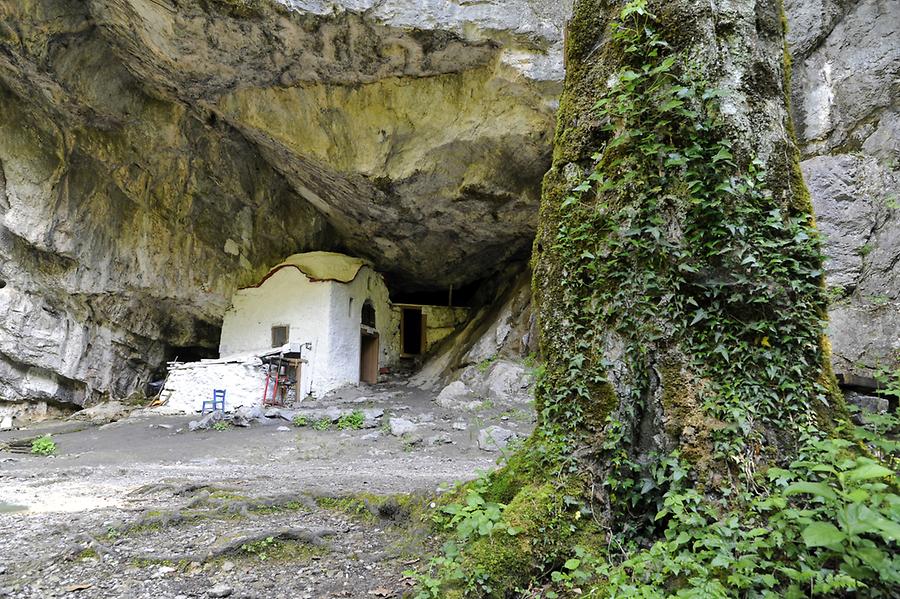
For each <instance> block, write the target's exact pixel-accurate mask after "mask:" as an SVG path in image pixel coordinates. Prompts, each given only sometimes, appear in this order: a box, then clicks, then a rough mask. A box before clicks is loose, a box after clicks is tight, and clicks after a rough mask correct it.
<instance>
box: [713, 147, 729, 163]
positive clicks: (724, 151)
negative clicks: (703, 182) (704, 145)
mask: <svg viewBox="0 0 900 599" xmlns="http://www.w3.org/2000/svg"><path fill="white" fill-rule="evenodd" d="M731 158H733V156H732V155H731V152H729V151H728V148H719V151H718V152H716V155H715V156H713V157H712V161H713V163H714V164H715V163H716V162H719V161H720V160H730V159H731Z"/></svg>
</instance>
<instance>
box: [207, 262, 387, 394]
mask: <svg viewBox="0 0 900 599" xmlns="http://www.w3.org/2000/svg"><path fill="white" fill-rule="evenodd" d="M351 298H352V299H353V304H352V306H351V305H350V299H351ZM367 299H368V300H371V301H372V304H373V305H374V307H375V318H376V329H377V331H378V333H379V340H380V351H379V367H381V366H386V365H388V364H389V363H392V361H394V360H395V359H396V354H395V352H394V351H393V350H392V348H393V347H394V345H396V344H395V343H394V342H392V339H391V337H392V335H393V336H396V335H398V334H399V332H395V331H393V330H392V329H391V327H390V325H391V322H390V320H391V319H390V303H389V300H388V291H387V287H386V286H385V284H384V280H383V279H382V277H381V275H379V274H378V273H376V272H375V271H373V270H372V269H371V268H369V267H368V266H363V267H362V268H360V269H359V271H358V273H357V275H356V277H355V278H354V279H353V280H352V281H350V282H349V283H339V282H336V281H312V280H310V279H309V278H307V276H306V275H304V274H303V273H302V272H301V271H300V270H298V269H297V268H294V267H285V268H281V269H279V270H277V271H275V272H274V273H273V274H272V275H271V276H269V278H268V279H266V280H265V281H263V283H262V284H261V285H260V286H259V287H251V288H247V289H242V290H240V291H238V292H237V293H235V295H234V297H233V299H232V306H231V308H229V310H228V311H227V312H226V314H225V319H224V322H223V324H222V337H221V342H220V345H219V353H220V355H221V356H223V357H226V356H229V355H233V354H237V353H247V352H258V353H261V352H262V351H263V350H265V349H267V348H269V347H270V345H271V328H272V326H276V325H287V326H289V327H290V330H289V332H288V340H289V342H291V343H301V344H305V343H309V344H310V346H311V349H304V350H303V357H304V359H306V360H307V363H306V364H304V365H303V367H302V370H301V380H300V386H299V393H298V395H299V396H300V397H303V396H305V395H307V394H309V393H312V394H313V395H315V396H317V397H321V396H322V395H324V394H325V393H327V392H328V391H331V390H332V389H336V388H338V387H342V386H345V385H350V384H355V383H358V382H359V352H360V321H361V314H362V305H363V303H364V302H365V301H366V300H367ZM260 397H262V395H261V394H260Z"/></svg>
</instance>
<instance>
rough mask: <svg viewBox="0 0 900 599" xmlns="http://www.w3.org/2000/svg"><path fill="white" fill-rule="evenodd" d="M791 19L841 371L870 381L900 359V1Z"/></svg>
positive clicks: (796, 98)
mask: <svg viewBox="0 0 900 599" xmlns="http://www.w3.org/2000/svg"><path fill="white" fill-rule="evenodd" d="M786 11H787V17H788V21H789V35H788V42H789V44H790V46H791V50H792V52H793V57H794V79H793V108H794V113H795V124H796V126H797V134H798V137H799V139H800V143H801V146H802V148H803V151H804V154H805V156H806V160H804V162H803V163H802V169H803V174H804V177H805V179H806V182H807V184H808V185H809V188H810V193H811V194H812V199H813V204H814V206H815V210H816V217H817V221H818V224H819V227H820V229H821V231H822V232H823V234H824V236H825V241H826V253H827V256H828V260H827V263H826V270H827V278H828V284H829V286H830V287H831V288H832V292H833V293H832V295H833V297H834V303H833V304H832V306H831V310H830V325H829V334H830V336H831V341H832V346H833V349H834V364H835V370H836V372H838V373H856V374H870V373H871V371H872V370H874V369H876V368H877V367H878V366H879V365H881V366H889V365H892V364H896V362H897V361H898V357H897V356H898V352H900V107H898V104H897V98H898V97H900V42H898V38H897V31H898V28H900V1H898V0H787V2H786Z"/></svg>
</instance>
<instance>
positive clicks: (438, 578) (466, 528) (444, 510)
mask: <svg viewBox="0 0 900 599" xmlns="http://www.w3.org/2000/svg"><path fill="white" fill-rule="evenodd" d="M488 485H489V479H488V476H487V475H486V474H482V475H481V476H480V477H479V478H478V479H477V480H475V481H474V482H473V483H471V484H470V486H468V487H467V488H466V492H465V501H464V502H461V503H450V504H447V505H444V506H442V507H441V508H440V509H439V510H438V511H437V512H435V513H434V514H433V516H432V521H433V524H434V525H435V527H436V528H437V529H438V530H440V531H444V532H445V533H452V538H450V539H449V540H447V541H446V542H445V543H444V545H443V547H442V549H441V551H442V555H439V556H437V557H434V558H432V559H431V561H430V562H429V564H428V567H427V570H426V572H416V571H413V570H408V571H406V572H405V573H404V574H405V575H407V576H409V577H412V578H414V579H415V580H416V581H417V582H418V583H419V592H418V594H417V595H415V598H416V599H431V598H436V597H441V596H442V592H443V590H444V589H445V588H446V587H447V585H448V584H459V585H461V586H463V587H464V588H465V592H466V593H467V594H468V593H475V592H477V593H482V594H483V593H490V592H491V586H490V583H489V580H488V578H487V577H486V576H485V573H484V572H483V571H480V570H478V571H468V570H467V568H465V567H464V563H463V554H462V553H461V551H460V547H461V546H465V545H466V544H468V543H469V542H471V541H472V540H473V539H475V538H480V537H491V536H492V535H494V534H506V535H508V536H515V535H516V534H518V530H516V529H515V528H514V527H512V526H509V525H508V524H507V523H505V522H504V521H503V519H502V512H503V510H504V509H505V508H506V505H505V504H502V503H497V502H492V501H487V500H486V499H485V498H484V497H483V493H485V491H486V489H487V487H488Z"/></svg>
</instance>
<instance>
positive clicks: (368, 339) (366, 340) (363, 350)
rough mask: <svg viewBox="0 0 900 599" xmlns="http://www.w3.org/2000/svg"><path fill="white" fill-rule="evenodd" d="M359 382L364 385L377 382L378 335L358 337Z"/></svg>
mask: <svg viewBox="0 0 900 599" xmlns="http://www.w3.org/2000/svg"><path fill="white" fill-rule="evenodd" d="M359 380H360V381H362V382H364V383H377V382H378V335H366V334H365V333H363V334H362V335H361V336H360V348H359Z"/></svg>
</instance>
